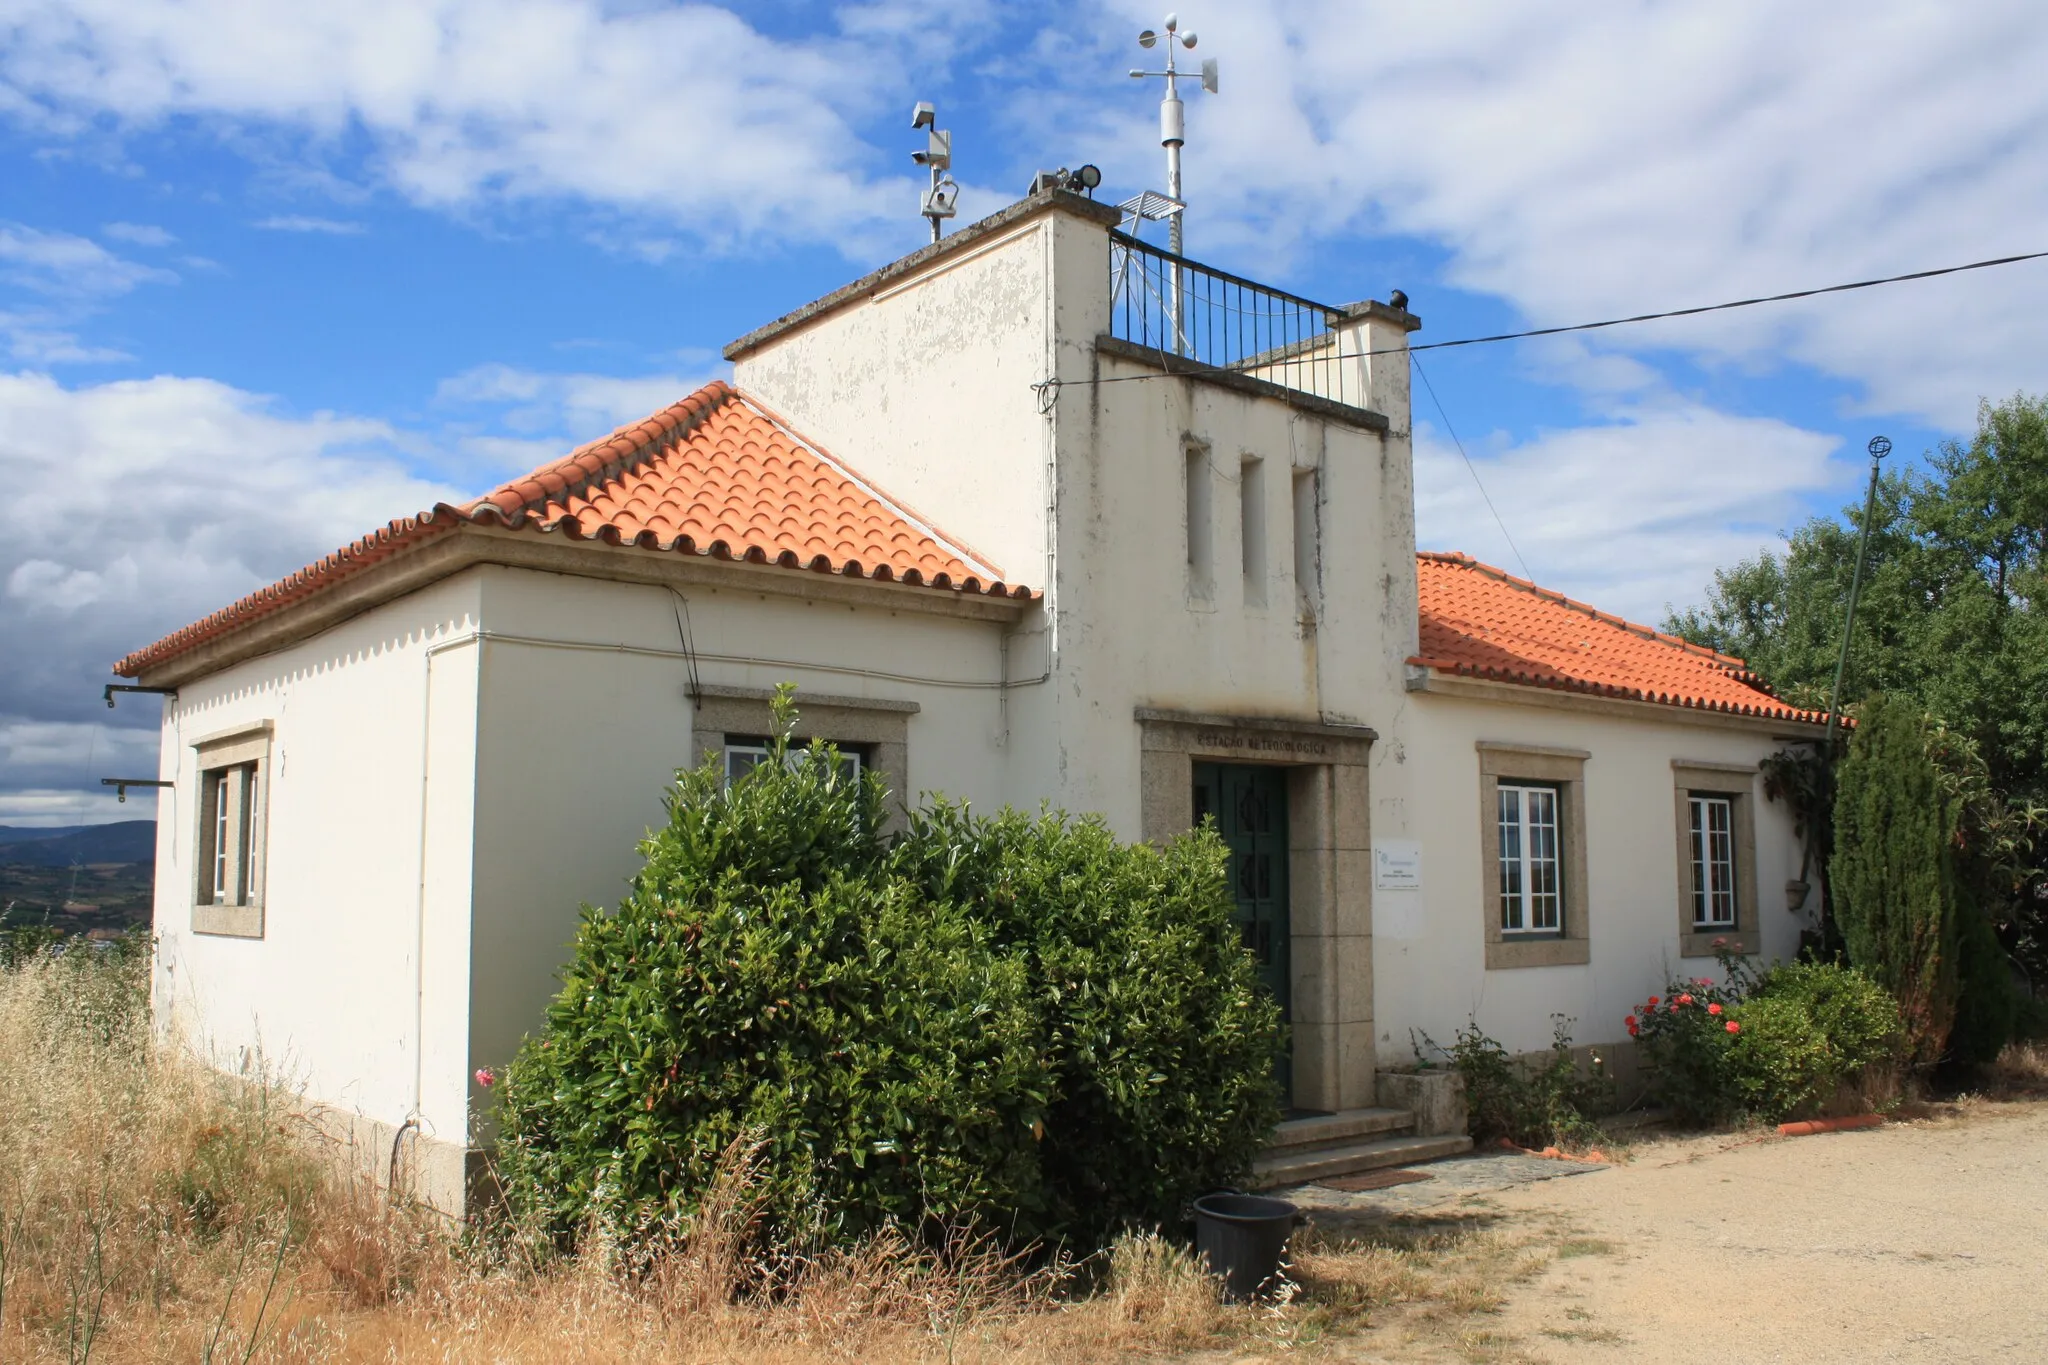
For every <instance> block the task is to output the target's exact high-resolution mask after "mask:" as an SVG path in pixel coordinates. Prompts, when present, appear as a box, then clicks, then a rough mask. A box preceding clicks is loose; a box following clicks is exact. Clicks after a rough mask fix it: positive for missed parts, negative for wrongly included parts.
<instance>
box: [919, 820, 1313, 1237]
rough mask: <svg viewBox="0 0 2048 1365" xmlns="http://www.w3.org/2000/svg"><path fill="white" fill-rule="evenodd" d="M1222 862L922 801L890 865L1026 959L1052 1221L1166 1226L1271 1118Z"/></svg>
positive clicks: (1099, 1228)
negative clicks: (1044, 1101) (1043, 1088)
mask: <svg viewBox="0 0 2048 1365" xmlns="http://www.w3.org/2000/svg"><path fill="white" fill-rule="evenodd" d="M1227 857H1228V855H1227V852H1226V850H1225V849H1224V847H1223V845H1222V843H1221V842H1220V841H1219V840H1218V839H1216V837H1215V836H1214V835H1213V834H1212V833H1209V832H1207V831H1198V832H1196V833H1193V834H1190V835H1188V836H1186V837H1183V838H1181V839H1177V840H1175V841H1173V842H1172V843H1170V844H1168V845H1167V846H1166V847H1165V848H1163V849H1157V848H1153V847H1151V846H1150V845H1147V844H1125V843H1121V842H1119V841H1118V840H1117V838H1116V837H1115V836H1114V835H1113V834H1111V833H1110V831H1109V830H1108V829H1107V828H1105V827H1104V826H1103V825H1102V824H1101V823H1100V822H1099V821H1095V820H1080V821H1071V820H1068V819H1066V818H1064V817H1062V816H1059V815H1053V814H1041V815H1039V816H1036V817H1031V816H1026V815H1022V814H1020V813H1018V812H1016V811H1005V812H1003V813H1002V814H1001V815H999V816H997V817H995V818H994V819H989V820H984V819H978V818H976V817H974V816H972V815H971V814H970V813H969V812H968V811H967V810H965V809H964V808H963V807H960V806H955V805H948V804H944V803H937V804H934V805H932V806H931V807H929V808H928V809H926V810H923V811H920V812H918V813H917V814H916V815H914V816H913V818H912V821H911V827H910V829H909V830H908V832H906V833H905V835H904V836H903V837H902V838H901V839H900V840H898V841H897V842H896V844H895V846H894V849H893V850H892V866H893V867H894V868H895V869H896V870H897V871H898V872H899V873H900V874H901V875H902V876H903V877H904V878H906V879H907V880H909V881H910V882H912V883H913V884H914V885H916V886H917V887H918V888H919V889H920V890H921V891H922V893H923V895H924V896H925V897H926V898H927V899H929V900H931V901H933V902H938V903H946V902H951V903H958V904H960V905H962V906H964V907H966V908H968V910H969V911H970V912H971V913H972V914H973V915H974V917H975V918H976V920H977V921H978V922H980V923H983V924H986V925H988V926H989V927H990V929H991V930H992V931H993V933H994V934H995V935H996V938H997V942H998V943H999V944H1000V945H1001V947H1002V948H1003V949H1004V950H1005V951H1008V952H1010V953H1012V954H1014V955H1015V956H1016V957H1017V958H1018V959H1019V960H1020V961H1022V962H1023V963H1024V964H1026V970H1027V971H1028V974H1029V978H1030V992H1031V996H1032V998H1033V1000H1034V1001H1036V1002H1037V1005H1038V1009H1039V1011H1040V1021H1041V1024H1040V1026H1041V1030H1042V1032H1041V1048H1042V1052H1041V1059H1042V1064H1043V1065H1044V1067H1045V1069H1046V1073H1047V1081H1048V1084H1049V1087H1050V1095H1051V1098H1050V1102H1049V1104H1048V1106H1047V1109H1046V1114H1045V1141H1044V1143H1043V1145H1042V1146H1041V1148H1040V1153H1039V1154H1040V1160H1041V1162H1042V1169H1043V1174H1044V1180H1045V1183H1046V1188H1047V1191H1048V1195H1049V1197H1050V1205H1049V1207H1048V1213H1049V1215H1050V1218H1051V1223H1052V1225H1053V1226H1055V1227H1060V1228H1068V1229H1079V1230H1084V1231H1087V1232H1088V1233H1089V1234H1090V1235H1093V1236H1101V1235H1103V1234H1106V1233H1107V1232H1108V1231H1110V1230H1112V1229H1114V1228H1117V1227H1120V1226H1125V1225H1146V1224H1157V1223H1160V1222H1162V1221H1165V1220H1168V1219H1171V1218H1173V1217H1175V1216H1176V1215H1177V1213H1178V1211H1179V1210H1180V1208H1181V1207H1182V1206H1183V1205H1184V1204H1185V1203H1186V1202H1187V1201H1188V1200H1190V1199H1192V1198H1193V1197H1194V1196H1196V1195H1199V1194H1201V1193H1203V1192H1205V1191H1207V1190H1212V1189H1215V1188H1216V1187H1217V1186H1218V1185H1222V1184H1226V1183H1228V1182H1229V1181H1230V1180H1232V1179H1234V1178H1236V1177H1237V1176H1240V1175H1242V1174H1243V1172H1244V1171H1245V1170H1247V1169H1248V1168H1249V1167H1250V1165H1251V1162H1252V1158H1253V1157H1254V1156H1256V1155H1257V1154H1258V1152H1259V1150H1260V1148H1261V1147H1262V1146H1263V1145H1264V1143H1265V1140H1266V1138H1267V1136H1268V1135H1269V1134H1270V1133H1271V1131H1272V1127H1273V1125H1274V1123H1275V1122H1277V1121H1278V1119H1279V1117H1280V1114H1279V1107H1278V1101H1279V1093H1278V1087H1277V1085H1276V1083H1275V1081H1274V1067H1275V1064H1276V1061H1277V1058H1278V1054H1279V1046H1280V1026H1279V1019H1278V1011H1277V1009H1276V1008H1275V1007H1274V1005H1273V1003H1272V1001H1271V1000H1270V999H1269V998H1268V997H1267V996H1266V994H1265V993H1264V992H1263V991H1262V990H1261V989H1260V987H1259V984H1258V978H1257V972H1256V969H1255V968H1254V967H1253V965H1252V960H1251V958H1250V956H1249V955H1248V954H1247V953H1246V952H1245V951H1244V949H1243V947H1242V943H1241V940H1240V938H1239V936H1238V934H1237V933H1236V931H1235V927H1234V926H1233V924H1232V922H1231V910H1232V902H1231V898H1230V892H1229V889H1228V883H1227V882H1226V880H1225V877H1224V873H1225V864H1226V860H1227Z"/></svg>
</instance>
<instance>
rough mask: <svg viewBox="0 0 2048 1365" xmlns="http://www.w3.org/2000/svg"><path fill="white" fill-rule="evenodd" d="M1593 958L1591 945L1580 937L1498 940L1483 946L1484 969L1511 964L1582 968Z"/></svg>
mask: <svg viewBox="0 0 2048 1365" xmlns="http://www.w3.org/2000/svg"><path fill="white" fill-rule="evenodd" d="M1592 960H1593V945H1592V944H1591V943H1590V942H1588V941H1587V940H1585V939H1582V938H1525V939H1500V940H1496V941H1493V942H1489V943H1488V944H1487V945H1486V970H1488V971H1489V972H1495V971H1502V970H1505V969H1509V968H1514V967H1582V966H1584V965H1585V964H1586V963H1588V962H1591V961H1592Z"/></svg>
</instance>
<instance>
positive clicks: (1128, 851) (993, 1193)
mask: <svg viewBox="0 0 2048 1365" xmlns="http://www.w3.org/2000/svg"><path fill="white" fill-rule="evenodd" d="M782 711H783V714H782V716H781V724H782V725H783V727H784V733H785V734H786V733H787V727H788V725H789V723H790V720H791V713H789V711H788V709H787V706H786V703H785V704H784V706H783V707H782ZM884 797H885V793H884V792H883V790H882V787H881V785H880V783H879V780H878V779H876V778H875V777H873V776H872V775H869V776H867V777H864V778H862V779H860V780H854V779H851V778H850V777H848V776H847V775H846V774H845V773H844V771H843V770H842V768H841V766H840V764H839V762H838V756H837V754H836V753H835V752H834V751H833V750H831V749H830V748H829V747H826V746H822V745H813V746H812V747H811V748H810V749H809V750H808V751H801V750H790V749H789V748H788V745H787V741H786V739H778V740H777V741H776V742H775V743H774V744H773V746H772V750H771V754H770V757H769V760H768V761H767V762H764V763H762V764H761V765H760V766H759V767H757V768H755V769H754V770H753V771H752V772H750V773H748V774H747V775H746V776H744V777H742V778H741V779H739V780H738V781H736V782H734V783H732V784H731V785H730V786H729V787H728V786H726V785H725V784H724V783H723V781H722V779H721V775H720V774H719V772H718V771H717V770H716V769H715V768H714V767H713V766H711V765H706V766H705V767H703V768H701V769H698V770H696V771H694V772H688V773H683V774H679V775H678V779H677V784H676V786H675V788H674V789H673V790H672V791H671V793H670V795H669V798H668V820H667V823H666V824H665V825H664V826H663V827H662V828H661V829H660V830H658V831H656V832H654V833H653V834H652V835H650V836H649V838H648V839H647V840H646V841H645V842H644V843H643V844H642V853H643V855H644V856H645V858H646V865H645V866H644V867H643V868H642V870H641V872H640V873H639V875H638V876H637V877H636V878H635V880H634V883H633V887H632V890H631V893H630V894H629V895H628V896H627V897H626V898H625V900H624V901H623V902H622V903H621V905H620V906H619V908H618V910H617V911H616V912H615V913H611V914H605V913H601V912H598V911H595V910H591V909H589V908H587V907H586V909H585V911H584V915H583V921H582V924H581V927H580V929H579V932H578V935H577V939H576V945H575V954H574V959H573V962H572V964H571V965H570V967H569V968H568V969H567V971H566V972H565V974H564V977H563V988H562V991H561V993H560V995H559V996H558V997H557V998H556V1000H555V1002H554V1003H553V1005H552V1006H551V1007H550V1009H549V1011H548V1017H547V1024H546V1027H545V1029H544V1031H543V1032H542V1033H541V1034H540V1036H538V1037H536V1038H531V1039H529V1040H528V1042H527V1043H526V1045H525V1046H524V1047H523V1048H522V1049H521V1051H520V1054H519V1056H518V1058H517V1059H516V1060H515V1061H514V1063H513V1065H512V1066H511V1067H510V1068H509V1070H508V1073H507V1076H506V1078H505V1084H504V1086H503V1088H502V1090H501V1091H500V1092H499V1093H500V1097H501V1098H500V1103H499V1116H500V1121H501V1143H500V1166H501V1170H502V1173H503V1176H504V1180H505V1185H506V1191H507V1195H508V1198H509V1201H510V1203H511V1204H512V1206H513V1209H514V1211H515V1212H516V1213H517V1214H519V1215H520V1216H522V1217H524V1218H526V1219H528V1220H530V1222H532V1223H533V1224H534V1225H536V1226H537V1227H538V1228H539V1229H541V1230H543V1231H545V1232H547V1233H549V1234H551V1235H552V1236H554V1237H556V1238H557V1239H562V1240H566V1239H568V1238H570V1237H573V1236H574V1235H575V1234H576V1233H577V1231H578V1230H579V1229H580V1228H582V1227H584V1226H586V1225H588V1224H589V1223H590V1222H591V1221H592V1220H596V1221H597V1222H598V1223H600V1225H602V1226H603V1227H605V1228H607V1229H608V1230H610V1231H611V1232H612V1233H613V1234H615V1235H618V1234H624V1235H631V1234H632V1233H633V1232H634V1230H635V1229H638V1228H643V1227H649V1226H652V1225H654V1224H655V1223H657V1222H658V1221H660V1220H662V1219H665V1218H668V1217H670V1216H672V1215H674V1214H677V1213H688V1212H689V1211H690V1210H691V1209H692V1208H693V1207H694V1204H695V1202H696V1200H697V1199H698V1198H699V1197H700V1196H701V1195H702V1194H703V1192H704V1191H705V1190H706V1189H707V1188H708V1187H709V1185H710V1182H711V1179H712V1175H713V1172H714V1171H715V1169H716V1167H717V1164H718V1162H719V1159H720V1157H721V1155H722V1154H723V1153H724V1152H725V1151H726V1149H727V1148H728V1147H729V1146H730V1145H731V1144H732V1143H733V1142H734V1141H735V1140H736V1139H738V1138H740V1137H741V1135H742V1134H748V1133H758V1134H760V1135H761V1137H762V1140H763V1144H764V1145H763V1148H762V1151H761V1153H760V1156H759V1159H758V1167H757V1169H758V1172H759V1178H760V1181H761V1185H760V1194H761V1198H762V1200H763V1205H762V1207H763V1214H764V1218H765V1219H766V1221H767V1224H768V1225H769V1230H772V1231H773V1232H775V1233H776V1234H778V1235H780V1236H782V1237H786V1238H799V1239H801V1238H808V1237H819V1238H824V1239H829V1240H846V1239H852V1238H856V1237H859V1236H861V1235H863V1234H866V1233H868V1232H871V1231H873V1230H875V1229H876V1228H878V1227H880V1226H882V1225H883V1224H885V1223H894V1224H897V1225H900V1226H903V1227H905V1228H910V1229H916V1228H918V1227H920V1226H924V1227H934V1228H935V1227H938V1226H941V1225H943V1226H948V1227H959V1226H961V1225H964V1224H969V1223H972V1224H976V1225H979V1226H981V1227H984V1228H988V1229H991V1230H995V1231H998V1232H1000V1233H1002V1234H1003V1235H1005V1236H1010V1237H1015V1238H1017V1239H1019V1240H1027V1239H1031V1238H1060V1237H1069V1238H1076V1239H1091V1240H1100V1239H1102V1238H1104V1237H1106V1236H1107V1235H1108V1233H1109V1232H1110V1231H1112V1230H1114V1229H1115V1228H1116V1227H1118V1226H1120V1225H1123V1224H1129V1223H1146V1222H1159V1221H1163V1220H1168V1219H1172V1218H1174V1217H1176V1216H1177V1215H1178V1213H1179V1211H1180V1209H1181V1206H1182V1205H1183V1203H1184V1202H1185V1201H1186V1200H1187V1199H1188V1198H1189V1197H1191V1196H1192V1195H1194V1194H1198V1193H1200V1192H1201V1191H1202V1190H1204V1189H1206V1188H1212V1187H1214V1186H1215V1185H1217V1184H1220V1183H1223V1182H1225V1181H1226V1180H1228V1179H1229V1178H1231V1177H1233V1176H1236V1175H1239V1174H1241V1173H1242V1172H1243V1171H1244V1170H1245V1169H1246V1168H1247V1167H1249V1165H1250V1162H1251V1158H1252V1157H1253V1155H1254V1154H1255V1153H1256V1152H1257V1150H1258V1149H1259V1147H1260V1145H1261V1143H1262V1142H1263V1139H1264V1137H1265V1135H1266V1134H1267V1132H1268V1131H1269V1130H1270V1129H1271V1126H1272V1124H1273V1123H1274V1121H1276V1120H1277V1118H1278V1117H1279V1115H1278V1107H1277V1090H1276V1087H1275V1085H1274V1082H1273V1080H1272V1070H1273V1063H1274V1059H1275V1057H1276V1054H1277V1050H1278V1047H1279V1043H1280V1029H1279V1022H1278V1017H1277V1011H1276V1010H1275V1008H1274V1007H1273V1005H1272V1004H1271V1002H1270V1001H1268V1000H1266V999H1265V998H1264V997H1263V996H1262V995H1261V994H1260V992H1259V990H1258V985H1257V978H1256V972H1255V969H1254V967H1253V965H1252V963H1251V960H1250V958H1249V956H1248V955H1247V954H1246V953H1245V952H1244V951H1243V950H1242V948H1241V947H1240V946H1239V945H1238V941H1237V938H1236V936H1235V934H1234V933H1232V932H1231V925H1230V923H1229V913H1230V902H1229V899H1228V894H1227V891H1226V890H1225V885H1224V882H1223V876H1222V873H1223V857H1224V854H1223V850H1222V846H1221V844H1220V843H1219V842H1218V841H1217V840H1216V839H1215V837H1214V835H1213V834H1207V833H1202V834H1195V835H1191V836H1189V837H1187V838H1184V839H1182V840H1179V841H1177V842H1176V843H1175V844H1173V845H1171V846H1170V847H1168V848H1166V849H1153V848H1150V847H1147V846H1143V845H1138V846H1128V845H1123V844H1120V843H1118V842H1117V841H1116V839H1115V838H1114V837H1113V836H1111V835H1110V834H1109V832H1108V831H1107V830H1105V829H1104V828H1103V827H1102V826H1101V825H1100V824H1099V823H1095V822H1092V821H1078V822H1073V821H1067V820H1064V819H1061V818H1059V817H1054V816H1045V817H1041V818H1038V819H1029V818H1026V817H1023V816H1019V815H1015V814H1013V813H1005V814H1004V815H1003V816H1001V817H999V818H997V819H995V820H988V821H984V820H978V819H975V818H972V817H970V816H969V815H968V814H967V813H966V812H965V811H962V810H960V809H958V808H954V807H948V806H943V805H941V806H935V807H934V808H932V809H931V810H929V811H926V812H922V813H920V814H919V815H918V816H917V817H916V818H915V819H914V820H913V822H912V824H911V827H910V829H909V830H908V831H907V832H906V833H905V834H903V835H902V836H901V837H900V838H897V839H885V838H884V837H883V835H882V834H881V827H882V823H883V811H884Z"/></svg>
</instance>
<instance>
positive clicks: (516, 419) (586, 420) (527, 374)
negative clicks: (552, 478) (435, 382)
mask: <svg viewBox="0 0 2048 1365" xmlns="http://www.w3.org/2000/svg"><path fill="white" fill-rule="evenodd" d="M718 368H719V369H722V368H723V367H722V366H720V367H718ZM715 372H716V371H715V370H714V369H712V367H711V366H710V365H709V364H707V366H706V369H705V371H703V372H700V373H698V374H696V375H687V374H674V373H663V374H651V375H634V376H618V375H605V374H593V373H555V372H548V371H542V370H528V369H521V368H519V367H518V366H513V365H480V366H477V367H476V368H474V369H471V370H465V371H464V372H463V373H461V374H458V375H455V376H453V377H451V378H448V379H444V380H442V381H441V384H440V386H439V387H438V388H437V389H436V390H435V394H434V402H435V406H436V407H438V408H440V409H441V410H442V411H444V412H445V413H447V414H448V422H447V427H446V432H447V434H446V437H445V438H444V440H443V442H442V446H441V448H442V449H443V450H444V451H445V450H446V449H447V448H449V446H451V445H452V447H453V448H454V449H455V450H456V451H458V452H459V453H460V454H461V455H462V456H463V457H465V458H464V459H463V461H462V464H461V465H460V466H459V467H460V468H461V469H462V470H463V472H464V473H465V474H466V475H468V476H470V477H472V478H473V479H474V480H475V481H476V482H477V483H478V484H479V485H482V484H489V483H496V482H499V481H502V480H503V479H505V478H508V477H511V476H512V475H515V474H522V473H524V472H526V471H527V470H529V469H533V468H535V467H537V466H539V465H541V464H545V463H546V462H548V461H549V460H553V459H557V458H559V457H560V456H562V455H564V454H566V453H568V452H569V451H570V450H572V449H574V448H575V447H577V446H579V445H582V444H583V443H584V442H586V441H593V440H596V439H597V438H598V437H600V436H603V435H605V434H606V433H608V432H610V431H612V430H613V429H614V428H617V427H620V426H623V425H624V424H626V423H627V422H634V421H638V420H639V419H640V418H642V417H645V416H647V415H649V414H650V413H654V412H659V411H660V410H661V409H663V408H665V407H667V406H668V405H669V404H671V403H673V402H675V401H676V400H677V399H679V398H683V397H686V396H688V395H689V394H691V393H693V392H695V391H696V390H697V389H699V388H701V387H702V386H703V384H704V382H705V381H706V380H707V379H709V378H711V377H712V374H713V373H715Z"/></svg>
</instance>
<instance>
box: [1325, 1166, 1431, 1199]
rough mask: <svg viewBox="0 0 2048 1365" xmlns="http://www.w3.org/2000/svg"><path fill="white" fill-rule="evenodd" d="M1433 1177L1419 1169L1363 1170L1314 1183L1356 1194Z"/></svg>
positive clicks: (1411, 1183)
mask: <svg viewBox="0 0 2048 1365" xmlns="http://www.w3.org/2000/svg"><path fill="white" fill-rule="evenodd" d="M1434 1179H1436V1177H1435V1176H1433V1175H1427V1174H1425V1173H1423V1172H1421V1171H1363V1172H1360V1173H1359V1174H1357V1175H1340V1176H1333V1177H1331V1178H1330V1179H1328V1180H1318V1181H1317V1182H1316V1184H1318V1185H1320V1186H1322V1187H1323V1188H1324V1189H1326V1190H1338V1191H1341V1192H1342V1193H1344V1194H1357V1193H1359V1192H1360V1191H1361V1190H1384V1189H1386V1188H1387V1187H1389V1186H1391V1185H1413V1184H1415V1183H1416V1182H1417V1181H1422V1180H1434Z"/></svg>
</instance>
